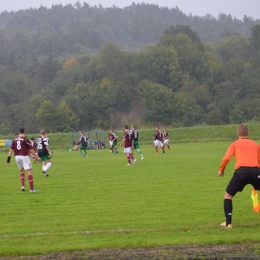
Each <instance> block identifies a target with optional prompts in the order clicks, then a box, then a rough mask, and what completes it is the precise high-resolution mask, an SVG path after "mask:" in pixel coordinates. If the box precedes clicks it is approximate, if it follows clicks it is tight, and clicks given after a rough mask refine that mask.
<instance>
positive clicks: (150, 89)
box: [137, 80, 173, 125]
mask: <svg viewBox="0 0 260 260" xmlns="http://www.w3.org/2000/svg"><path fill="white" fill-rule="evenodd" d="M137 93H138V97H139V98H140V101H141V104H143V105H145V106H146V108H147V110H148V112H147V113H146V115H145V119H146V121H147V122H153V123H156V124H160V123H165V124H168V125H169V124H171V121H172V114H173V92H172V90H171V89H169V88H167V87H165V86H163V85H161V84H158V83H154V82H151V81H149V80H143V81H141V82H140V83H139V84H138V86H137Z"/></svg>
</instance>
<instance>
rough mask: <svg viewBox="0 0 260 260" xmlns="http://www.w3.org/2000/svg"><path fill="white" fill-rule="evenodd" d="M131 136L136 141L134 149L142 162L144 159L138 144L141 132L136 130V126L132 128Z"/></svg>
mask: <svg viewBox="0 0 260 260" xmlns="http://www.w3.org/2000/svg"><path fill="white" fill-rule="evenodd" d="M130 132H131V135H132V139H133V140H134V149H136V150H137V151H138V153H139V155H140V157H141V161H142V160H143V159H144V157H143V153H142V152H141V150H140V145H139V142H138V138H139V132H138V130H137V129H136V128H135V126H134V125H132V126H131V131H130Z"/></svg>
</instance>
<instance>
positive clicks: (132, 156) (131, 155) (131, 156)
mask: <svg viewBox="0 0 260 260" xmlns="http://www.w3.org/2000/svg"><path fill="white" fill-rule="evenodd" d="M129 155H130V159H131V160H133V162H134V164H136V159H135V158H134V155H133V151H132V149H131V148H129Z"/></svg>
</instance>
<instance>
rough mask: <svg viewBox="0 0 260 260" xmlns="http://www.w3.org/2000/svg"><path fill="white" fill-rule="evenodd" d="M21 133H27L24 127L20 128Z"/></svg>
mask: <svg viewBox="0 0 260 260" xmlns="http://www.w3.org/2000/svg"><path fill="white" fill-rule="evenodd" d="M18 131H19V133H20V134H24V132H25V129H24V127H23V126H21V127H20V128H19V130H18Z"/></svg>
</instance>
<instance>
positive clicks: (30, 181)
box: [28, 175, 33, 190]
mask: <svg viewBox="0 0 260 260" xmlns="http://www.w3.org/2000/svg"><path fill="white" fill-rule="evenodd" d="M28 181H29V184H30V190H33V176H32V175H28Z"/></svg>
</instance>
